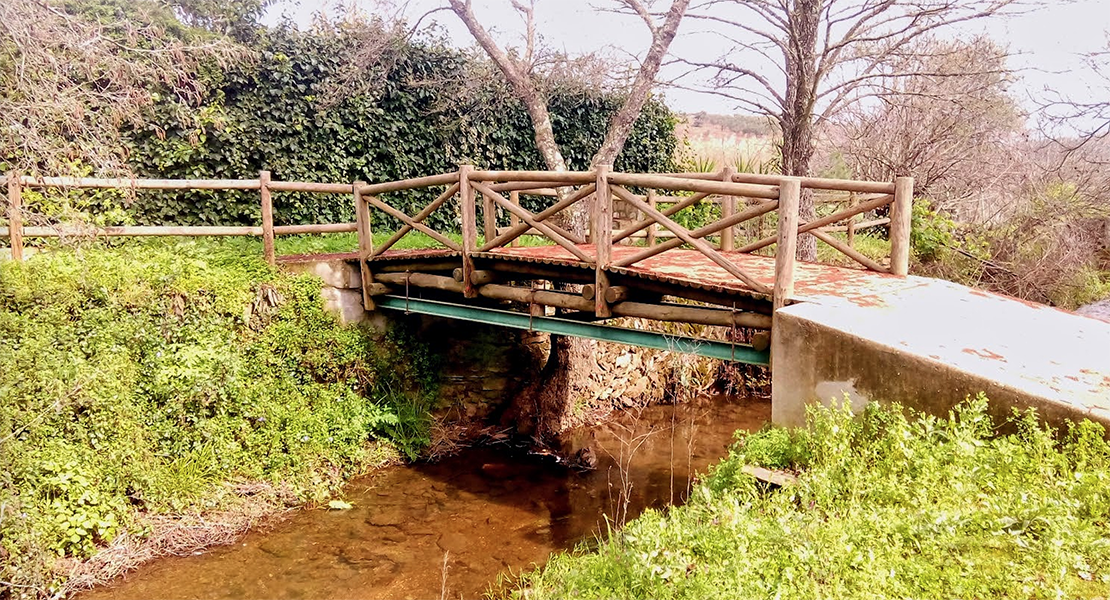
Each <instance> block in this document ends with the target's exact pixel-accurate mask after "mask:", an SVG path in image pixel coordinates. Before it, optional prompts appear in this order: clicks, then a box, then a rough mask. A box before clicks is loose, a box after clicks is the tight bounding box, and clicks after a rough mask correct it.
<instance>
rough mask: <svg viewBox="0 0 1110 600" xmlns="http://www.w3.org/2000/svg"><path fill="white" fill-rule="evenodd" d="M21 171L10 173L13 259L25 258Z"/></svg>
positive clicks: (9, 240)
mask: <svg viewBox="0 0 1110 600" xmlns="http://www.w3.org/2000/svg"><path fill="white" fill-rule="evenodd" d="M21 181H22V178H21V177H20V176H19V173H17V172H15V171H12V172H11V173H10V174H9V175H8V242H9V243H10V244H11V252H12V260H14V261H15V262H21V261H22V260H23V187H22V185H21Z"/></svg>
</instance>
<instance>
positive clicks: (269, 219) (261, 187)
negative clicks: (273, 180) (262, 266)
mask: <svg viewBox="0 0 1110 600" xmlns="http://www.w3.org/2000/svg"><path fill="white" fill-rule="evenodd" d="M258 182H259V184H258V194H259V196H260V198H261V200H262V253H263V254H264V255H265V256H266V262H267V263H269V265H270V266H271V267H273V266H275V265H277V255H275V254H274V202H273V199H272V198H271V196H270V172H269V171H260V172H259V173H258Z"/></svg>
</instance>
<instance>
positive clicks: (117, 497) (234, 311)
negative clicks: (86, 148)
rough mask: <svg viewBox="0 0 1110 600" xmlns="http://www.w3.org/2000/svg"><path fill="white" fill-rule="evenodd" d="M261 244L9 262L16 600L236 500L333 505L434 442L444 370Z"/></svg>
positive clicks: (7, 546)
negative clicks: (255, 490)
mask: <svg viewBox="0 0 1110 600" xmlns="http://www.w3.org/2000/svg"><path fill="white" fill-rule="evenodd" d="M251 243H255V244H257V241H250V240H187V241H181V240H172V239H168V240H138V241H128V242H123V243H114V245H113V247H111V248H106V247H103V246H100V245H96V244H93V245H88V246H84V247H81V248H78V249H74V250H60V251H55V252H43V253H38V254H36V255H34V256H32V257H30V258H29V259H28V260H27V261H25V262H23V263H13V262H10V261H0V556H2V557H3V560H2V561H0V596H4V595H5V594H6V592H5V591H4V589H3V588H4V587H6V586H8V585H11V586H23V587H13V588H11V589H19V590H24V591H29V592H30V594H31V595H39V596H52V595H54V594H56V593H58V591H59V590H61V589H64V586H65V583H66V577H67V576H68V572H69V571H68V569H63V568H62V567H61V565H63V564H65V563H64V561H62V559H64V560H68V561H72V560H83V559H86V558H88V557H89V556H92V555H95V554H96V553H97V552H98V551H99V550H100V549H102V548H103V547H105V546H106V545H108V544H110V543H111V542H112V541H113V540H115V539H116V538H118V537H120V536H130V537H135V536H138V537H141V536H142V535H143V534H144V527H145V525H144V524H145V523H147V522H149V520H150V519H148V518H147V517H148V516H159V515H163V516H164V515H178V514H181V513H192V514H196V513H202V512H205V511H219V510H222V509H224V508H226V507H227V506H229V505H231V504H234V503H235V502H236V501H238V500H239V499H238V498H237V494H235V493H232V492H229V491H228V490H229V489H231V488H229V487H228V486H227V485H226V484H227V483H228V482H237V483H236V485H237V486H239V487H242V484H244V483H249V484H250V485H247V487H246V488H245V489H250V488H251V486H254V485H261V486H263V487H265V488H267V489H280V490H283V491H282V492H281V495H283V496H285V497H287V498H290V499H291V500H290V501H292V502H308V501H323V500H325V499H327V498H329V497H331V495H332V494H335V493H337V491H338V489H339V487H340V486H341V485H342V483H343V482H344V481H345V480H346V479H347V478H348V477H350V476H352V475H355V474H358V473H361V472H364V471H365V470H367V469H368V468H370V467H371V466H373V465H375V464H378V463H380V462H381V460H382V459H383V458H384V457H387V456H397V455H398V454H401V455H408V456H410V457H411V456H414V455H415V454H416V452H417V451H418V450H419V449H420V448H421V447H422V446H423V445H424V444H425V443H426V442H427V439H428V428H429V423H428V417H427V414H426V412H427V411H426V407H427V406H429V405H430V404H431V402H432V401H433V400H434V393H435V390H436V382H437V375H436V373H437V368H436V365H435V359H434V357H433V356H431V355H430V353H429V352H427V351H426V349H424V348H423V347H422V346H421V345H419V344H417V343H416V342H415V341H414V340H413V338H412V337H411V336H410V335H408V334H407V333H406V332H405V331H404V330H395V331H393V332H390V333H388V334H379V333H376V332H373V331H371V330H369V329H362V328H357V327H344V326H341V325H340V324H339V323H338V322H337V321H336V319H335V318H334V317H332V316H331V315H329V314H327V313H325V312H324V311H323V309H322V306H321V303H320V301H319V292H320V283H319V281H318V280H316V279H314V278H313V277H310V276H305V275H297V276H294V275H290V274H283V273H280V272H278V271H275V270H273V269H271V268H269V267H268V266H267V265H266V264H265V263H264V262H263V261H262V259H261V252H260V251H259V252H243V246H244V245H249V244H251ZM259 250H260V249H259ZM11 515H19V518H10V516H11ZM60 561H61V562H60ZM9 593H14V592H9Z"/></svg>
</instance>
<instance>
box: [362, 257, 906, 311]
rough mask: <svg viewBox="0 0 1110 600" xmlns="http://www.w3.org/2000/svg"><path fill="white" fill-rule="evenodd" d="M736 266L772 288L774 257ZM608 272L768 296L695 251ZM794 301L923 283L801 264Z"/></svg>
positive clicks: (537, 260)
mask: <svg viewBox="0 0 1110 600" xmlns="http://www.w3.org/2000/svg"><path fill="white" fill-rule="evenodd" d="M578 248H579V249H581V250H582V251H583V252H584V253H585V254H587V255H589V256H595V255H596V252H595V250H594V247H593V246H591V245H580V246H578ZM642 249H643V248H638V247H633V246H614V247H613V252H612V259H613V260H614V261H619V260H621V259H622V258H624V257H627V256H630V255H632V254H634V253H636V252H638V251H640V250H642ZM721 254H722V255H724V256H726V257H727V258H728V259H729V260H730V261H732V262H733V263H734V264H735V265H736V266H737V267H739V268H740V269H742V270H743V271H744V272H746V273H748V274H749V275H751V276H752V277H753V278H754V279H755V280H756V281H758V282H760V283H762V284H764V285H766V286H768V287H773V286H774V280H775V259H774V257H766V256H757V255H754V254H746V253H738V252H722V253H721ZM458 256H459V254H458V253H457V252H452V251H449V250H390V251H388V252H386V253H385V254H384V255H382V256H381V257H378V258H377V259H375V261H374V262H377V263H390V262H397V263H404V262H408V261H418V260H427V259H432V258H443V259H452V258H455V257H458ZM474 256H475V258H479V259H481V258H486V259H496V260H498V261H501V262H519V263H530V264H541V265H548V266H556V267H562V268H581V269H582V270H584V271H590V272H592V269H593V267H592V265H590V264H588V263H586V262H583V261H581V260H579V259H578V258H577V257H576V256H574V255H573V254H571V253H570V252H569V251H567V250H566V249H564V248H562V247H560V246H531V247H519V248H498V249H495V250H493V251H491V252H482V253H478V254H475V255H474ZM609 271H611V272H613V273H616V274H620V275H625V276H628V277H637V278H642V279H647V280H652V281H661V282H666V283H669V284H673V285H676V286H680V287H689V288H696V289H704V290H709V291H714V292H718V293H722V294H725V295H728V294H736V295H738V296H747V297H755V298H760V299H767V300H769V297H768V296H767V295H765V294H760V293H758V292H756V291H755V290H752V289H751V288H749V287H747V286H745V285H744V284H743V283H742V282H741V281H739V280H737V279H736V278H735V277H733V276H732V275H729V274H728V273H727V272H725V270H724V269H722V268H721V267H719V266H718V265H717V264H715V263H714V262H713V261H711V260H709V259H708V258H706V257H705V256H704V255H703V254H701V253H700V252H697V251H696V250H680V249H673V250H668V251H666V252H664V253H661V254H659V255H656V256H653V257H651V258H648V259H645V260H643V261H641V262H639V263H637V264H636V265H634V266H631V267H611V268H610V269H609ZM794 273H795V275H794V277H795V284H794V286H795V287H794V296H793V297H792V298H791V299H792V300H795V301H819V300H820V299H822V298H837V299H842V300H847V301H849V302H852V303H853V304H856V305H859V306H881V305H883V303H884V298H886V297H888V296H890V295H891V294H893V293H895V292H897V291H899V290H902V289H905V288H906V287H913V286H916V285H920V282H917V281H908V280H907V279H906V278H904V277H897V276H894V275H887V274H884V273H876V272H874V271H864V270H862V269H852V268H846V267H837V266H831V265H821V264H813V263H803V262H799V263H797V265H796V266H795V272H794Z"/></svg>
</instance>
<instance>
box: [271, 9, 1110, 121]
mask: <svg viewBox="0 0 1110 600" xmlns="http://www.w3.org/2000/svg"><path fill="white" fill-rule="evenodd" d="M473 2H474V10H475V13H477V15H478V16H479V18H480V19H481V20H482V21H483V22H484V23H485V24H486V26H487V27H488V28H490V29H492V30H494V31H495V37H496V38H497V39H498V40H499V41H500V42H501V43H502V45H505V44H508V45H517V44H519V41H520V40H521V37H520V32H521V23H520V19H519V17H518V16H517V14H516V13H515V12H514V11H512V10H511V8H510V7H511V4H510V2H509V0H473ZM665 2H666V0H659V2H658V3H659V4H660V5H662V4H664V3H665ZM346 4H349V2H343V3H342V4H341V3H339V2H330V3H321V2H301V3H296V2H294V1H292V0H286V1H285V2H280V3H278V4H277V5H276V6H274V7H272V8H271V10H270V14H269V16H268V21H270V22H276V21H277V20H279V19H280V18H281V17H282V16H283V15H284V16H287V17H288V18H290V19H292V20H293V21H294V22H297V23H300V24H304V23H308V22H309V21H310V20H311V15H312V13H314V12H324V13H326V14H331V15H335V14H337V13H340V12H342V9H340V8H339V6H342V5H346ZM443 4H445V2H444V1H443V0H410V1H409V2H408V8H407V10H406V11H405V12H406V15H407V16H408V18H409V19H410V20H414V19H415V18H417V17H419V16H420V15H422V14H424V13H425V12H427V11H428V10H429V9H431V8H434V7H436V6H441V5H443ZM593 5H601V6H604V5H605V0H596V1H593V2H591V1H590V0H538V1H537V10H536V12H537V21H538V24H539V27H538V29H539V30H540V32H541V34H542V36H543V39H544V42H545V43H546V44H548V45H549V46H552V47H555V48H559V49H563V50H565V51H567V52H569V53H572V54H577V53H582V52H590V51H597V50H602V51H606V52H608V53H610V54H612V55H613V56H618V57H620V56H622V55H623V56H625V57H627V55H628V53H629V52H631V53H634V54H636V55H638V56H642V54H643V52H644V51H645V50H646V48H647V45H648V43H649V41H650V39H649V36H648V34H647V31H646V28H645V27H644V26H643V24H642V23H640V22H639V21H638V20H636V19H634V18H630V17H626V16H619V15H613V14H603V13H602V14H599V13H597V12H595V11H594V10H592V9H591V6H593ZM354 6H355V7H357V8H359V9H361V10H363V11H365V12H372V11H373V10H374V6H375V4H374V2H373V1H372V0H355V2H354ZM427 21H434V22H435V23H437V24H438V25H439V26H440V27H442V28H443V30H444V31H445V32H446V33H447V35H448V36H449V38H450V39H452V40H453V41H454V42H455V44H456V45H458V46H460V47H462V46H469V45H471V44H472V43H473V42H472V40H471V38H470V35H469V33H468V32H467V31H466V29H465V28H464V27H463V26H462V24H461V23H459V21H458V19H457V18H456V17H455V16H454V15H453V14H452V13H450V12H440V13H437V14H435V15H433V16H431V17H429V18H428V19H427V20H426V21H425V22H427ZM973 32H985V33H986V34H988V35H989V36H990V37H991V38H993V39H994V40H996V41H997V42H999V43H1001V44H1003V45H1006V46H1008V47H1009V48H1010V51H1011V52H1012V53H1013V54H1014V56H1013V57H1012V59H1011V61H1010V65H1011V66H1012V67H1013V68H1016V69H1019V70H1020V75H1021V77H1022V80H1021V82H1020V83H1019V84H1018V85H1017V86H1015V89H1014V91H1015V94H1016V95H1017V96H1018V98H1019V100H1021V101H1023V102H1028V98H1029V97H1030V96H1033V95H1040V94H1042V91H1043V90H1044V89H1045V88H1046V87H1047V88H1050V89H1054V90H1056V91H1059V92H1061V93H1064V94H1066V95H1069V96H1071V97H1075V98H1080V99H1095V98H1098V97H1099V95H1100V94H1101V95H1102V96H1103V98H1102V99H1104V100H1106V99H1107V98H1105V97H1104V96H1105V95H1106V94H1107V90H1106V87H1105V82H1103V83H1102V86H1101V88H1100V87H1097V86H1092V83H1093V82H1092V81H1091V79H1090V78H1089V77H1088V75H1089V73H1088V72H1087V70H1086V69H1084V68H1083V64H1082V60H1081V58H1080V56H1081V55H1082V54H1083V53H1084V52H1090V51H1093V50H1097V49H1099V48H1101V47H1105V46H1106V45H1107V35H1108V32H1110V0H1077V1H1075V2H1058V1H1055V0H1048V1H1047V2H1045V6H1043V7H1042V8H1040V9H1039V10H1037V11H1035V12H1031V13H1029V14H1025V15H1020V16H1014V17H1008V18H1005V19H992V20H990V21H981V22H980V23H978V24H976V25H975V26H974V27H973V28H971V29H970V30H965V31H963V32H961V33H964V34H969V33H973ZM723 48H724V46H723V45H722V43H721V41H720V40H719V39H717V38H716V37H715V36H713V35H712V34H711V33H709V32H707V31H706V30H705V28H704V27H703V26H701V25H700V24H699V23H697V22H694V21H690V20H687V21H685V22H684V23H683V26H682V28H681V29H680V30H679V37H678V39H676V40H675V43H674V44H673V45H672V48H671V49H672V53H673V54H676V55H680V56H698V55H700V56H702V57H703V58H707V59H709V58H715V57H716V56H717V55H719V54H720V53H721V52H722V51H723ZM676 68H677V67H674V68H671V69H670V70H669V71H667V70H665V71H664V73H663V75H664V77H673V76H675V75H676V74H677V71H676ZM664 93H665V95H666V97H667V101H668V103H669V104H670V105H671V106H672V107H673V108H675V109H676V110H679V111H683V112H697V111H703V110H704V111H707V112H713V113H733V112H743V111H741V110H739V109H738V107H737V106H736V105H735V103H734V102H732V101H730V100H728V99H725V98H721V97H718V96H713V95H708V94H699V93H695V92H690V91H684V90H678V89H669V90H665V92H664Z"/></svg>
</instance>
